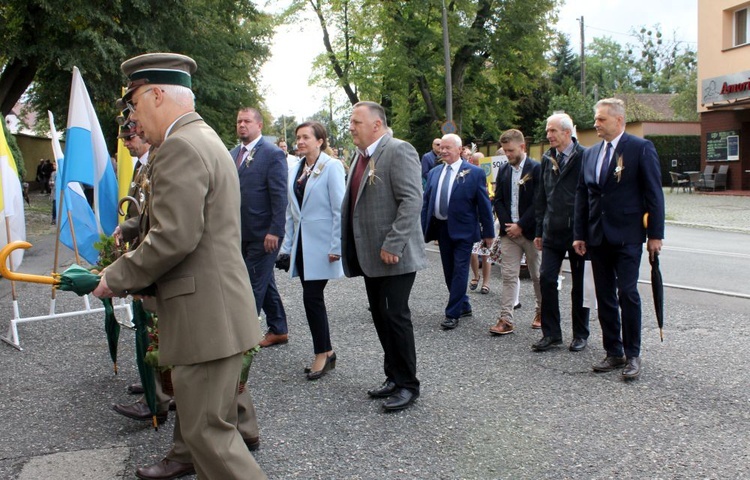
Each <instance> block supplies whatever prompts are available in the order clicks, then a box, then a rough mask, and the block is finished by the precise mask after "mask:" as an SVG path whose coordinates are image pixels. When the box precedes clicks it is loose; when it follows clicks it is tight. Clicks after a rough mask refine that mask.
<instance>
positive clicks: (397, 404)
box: [383, 388, 419, 412]
mask: <svg viewBox="0 0 750 480" xmlns="http://www.w3.org/2000/svg"><path fill="white" fill-rule="evenodd" d="M417 397H419V394H418V393H415V392H412V391H411V390H408V389H406V388H399V389H398V390H396V391H395V392H394V393H393V395H391V396H390V397H388V398H387V399H386V401H385V402H383V410H385V411H386V412H395V411H396V410H403V409H405V408H406V407H408V406H409V405H411V404H412V403H414V400H416V399H417Z"/></svg>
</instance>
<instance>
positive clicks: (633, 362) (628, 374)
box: [622, 357, 641, 380]
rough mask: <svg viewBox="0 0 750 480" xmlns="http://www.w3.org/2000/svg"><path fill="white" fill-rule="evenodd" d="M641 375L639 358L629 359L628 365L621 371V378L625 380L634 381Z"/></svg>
mask: <svg viewBox="0 0 750 480" xmlns="http://www.w3.org/2000/svg"><path fill="white" fill-rule="evenodd" d="M640 374H641V357H630V358H628V363H627V365H625V368H624V369H623V370H622V378H624V379H625V380H635V379H636V378H638V377H639V376H640Z"/></svg>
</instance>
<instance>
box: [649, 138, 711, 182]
mask: <svg viewBox="0 0 750 480" xmlns="http://www.w3.org/2000/svg"><path fill="white" fill-rule="evenodd" d="M645 138H646V140H651V141H652V142H653V143H654V147H656V153H657V154H658V155H659V162H660V163H661V183H662V185H664V186H669V185H671V184H672V179H671V178H670V176H669V172H686V171H699V170H700V169H701V137H700V135H647V136H646V137H645ZM672 160H677V167H672Z"/></svg>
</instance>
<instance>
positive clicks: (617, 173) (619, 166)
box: [615, 155, 625, 183]
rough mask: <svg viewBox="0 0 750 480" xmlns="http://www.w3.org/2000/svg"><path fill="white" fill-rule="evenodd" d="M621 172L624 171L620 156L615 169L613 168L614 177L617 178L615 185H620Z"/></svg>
mask: <svg viewBox="0 0 750 480" xmlns="http://www.w3.org/2000/svg"><path fill="white" fill-rule="evenodd" d="M623 170H625V167H624V166H623V161H622V155H620V158H618V159H617V167H615V177H617V183H620V177H621V176H622V171H623Z"/></svg>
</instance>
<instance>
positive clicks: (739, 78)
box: [701, 70, 750, 105]
mask: <svg viewBox="0 0 750 480" xmlns="http://www.w3.org/2000/svg"><path fill="white" fill-rule="evenodd" d="M701 92H702V95H701V98H702V100H701V104H702V105H710V104H712V103H716V102H726V101H732V100H740V99H746V98H750V70H747V71H744V72H738V73H732V74H730V75H722V76H720V77H713V78H707V79H705V80H703V82H702V83H701Z"/></svg>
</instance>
